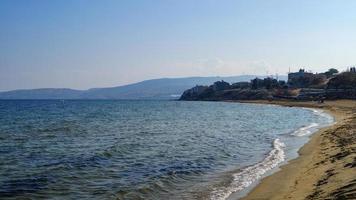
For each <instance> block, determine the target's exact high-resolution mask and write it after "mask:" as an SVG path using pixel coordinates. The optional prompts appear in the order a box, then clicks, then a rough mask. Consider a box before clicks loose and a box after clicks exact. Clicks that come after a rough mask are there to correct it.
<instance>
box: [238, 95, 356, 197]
mask: <svg viewBox="0 0 356 200" xmlns="http://www.w3.org/2000/svg"><path fill="white" fill-rule="evenodd" d="M238 102H240V103H257V104H274V105H281V106H289V107H306V108H318V109H322V110H324V111H326V112H327V113H329V114H331V115H332V116H333V117H334V118H335V124H333V125H331V126H328V127H325V128H322V129H320V130H319V131H317V132H315V133H314V134H312V135H311V138H310V140H309V141H308V142H307V143H306V144H305V145H304V146H303V147H302V148H301V149H300V150H299V151H298V154H299V156H298V157H297V158H295V159H292V160H290V161H288V162H287V163H286V164H285V165H282V166H280V167H279V168H280V169H279V170H278V171H277V172H275V173H273V174H271V175H269V176H267V177H265V178H263V179H262V180H261V181H259V183H258V184H257V186H256V187H254V188H253V189H252V190H251V191H250V192H248V193H247V195H246V196H245V197H242V198H241V199H243V200H252V199H253V200H256V199H259V200H262V199H266V200H267V199H276V200H282V199H283V200H284V199H325V198H331V199H335V198H346V199H347V198H356V179H355V177H356V170H355V169H354V168H355V166H356V164H355V163H356V156H355V148H356V142H355V138H356V136H355V134H356V133H355V131H356V130H355V129H356V101H352V100H337V101H328V102H325V103H324V104H317V103H315V102H297V101H283V100H282V101H264V100H257V101H238Z"/></svg>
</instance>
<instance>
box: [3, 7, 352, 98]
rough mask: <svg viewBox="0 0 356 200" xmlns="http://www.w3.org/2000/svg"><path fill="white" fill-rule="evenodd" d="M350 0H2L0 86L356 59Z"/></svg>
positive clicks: (268, 71) (321, 66) (280, 69)
mask: <svg viewBox="0 0 356 200" xmlns="http://www.w3.org/2000/svg"><path fill="white" fill-rule="evenodd" d="M355 8H356V1H353V0H349V1H347V0H339V1H331V0H319V1H318V0H305V1H303V0H295V1H293V0H279V1H277V0H268V1H265V0H260V1H257V0H240V1H239V0H231V1H230V0H175V1H173V0H162V1H160V0H126V1H124V0H72V1H69V0H22V1H19V0H0V91H6V90H13V89H29V88H73V89H88V88H93V87H110V86H118V85H124V84H129V83H133V82H137V81H142V80H146V79H153V78H162V77H187V76H233V75H243V74H255V75H275V74H280V75H282V74H286V73H287V72H288V71H289V69H290V70H291V71H295V70H298V69H299V68H301V67H303V68H305V69H306V70H311V71H313V72H322V71H326V70H327V69H329V68H331V67H334V68H337V69H339V70H345V69H346V68H347V67H348V66H351V65H355V64H356V37H355V36H356V12H355Z"/></svg>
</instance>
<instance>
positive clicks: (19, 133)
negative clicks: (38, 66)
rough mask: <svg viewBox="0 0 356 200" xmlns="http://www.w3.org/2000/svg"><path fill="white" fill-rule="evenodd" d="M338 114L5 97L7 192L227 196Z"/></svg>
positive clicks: (1, 189) (1, 141)
mask: <svg viewBox="0 0 356 200" xmlns="http://www.w3.org/2000/svg"><path fill="white" fill-rule="evenodd" d="M331 122H332V118H330V117H329V116H328V115H326V114H324V113H322V112H321V111H315V110H310V109H300V108H287V107H279V106H269V105H254V104H239V103H225V102H178V101H94V100H88V101H79V100H76V101H74V100H73V101H59V100H58V101H57V100H49V101H46V100H42V101H38V100H37V101H30V100H28V101H27V100H19V101H0V158H1V160H0V196H1V197H2V198H4V199H15V198H21V197H30V198H31V197H32V198H46V199H63V198H67V199H68V198H70V199H167V198H169V199H226V198H227V197H228V196H229V195H230V194H231V193H232V192H239V191H241V192H242V191H243V190H244V189H245V188H246V187H248V186H249V185H250V184H251V183H253V182H255V181H256V180H258V179H259V178H260V177H261V176H263V175H264V174H265V173H266V172H267V171H268V170H270V169H272V168H274V167H276V166H278V164H280V163H281V162H283V161H284V160H285V159H288V158H291V157H293V156H296V150H297V149H298V148H300V147H301V146H302V145H303V144H304V143H305V142H306V141H307V140H308V134H311V133H312V132H313V131H315V130H317V129H318V128H320V127H321V126H325V125H327V124H329V123H331Z"/></svg>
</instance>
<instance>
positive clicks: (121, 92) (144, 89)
mask: <svg viewBox="0 0 356 200" xmlns="http://www.w3.org/2000/svg"><path fill="white" fill-rule="evenodd" d="M255 77H256V76H254V75H241V76H229V77H219V76H216V77H186V78H161V79H152V80H146V81H142V82H138V83H134V84H129V85H124V86H118V87H111V88H92V89H89V90H73V89H67V88H42V89H30V90H13V91H7V92H0V99H177V98H179V97H180V95H181V94H182V93H183V92H184V91H185V90H186V89H188V88H192V87H194V86H196V85H210V84H213V83H214V82H216V81H220V80H224V81H226V82H229V83H234V82H241V81H249V80H251V79H253V78H255ZM258 77H262V76H258ZM282 79H286V77H282Z"/></svg>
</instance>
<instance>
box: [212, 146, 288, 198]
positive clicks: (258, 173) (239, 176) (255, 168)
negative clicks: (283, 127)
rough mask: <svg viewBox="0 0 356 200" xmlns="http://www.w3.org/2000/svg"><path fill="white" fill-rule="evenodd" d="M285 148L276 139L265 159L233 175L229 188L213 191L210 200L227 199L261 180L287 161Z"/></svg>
mask: <svg viewBox="0 0 356 200" xmlns="http://www.w3.org/2000/svg"><path fill="white" fill-rule="evenodd" d="M284 147H285V144H284V143H283V142H281V141H280V140H279V139H275V140H274V141H273V149H272V150H271V151H270V152H269V153H268V155H267V157H266V158H265V159H263V160H262V161H261V162H259V163H257V164H255V165H252V166H249V167H247V168H244V169H242V171H240V172H238V173H236V174H233V180H232V182H231V184H230V185H229V186H228V187H224V188H217V189H215V190H213V192H212V193H211V195H210V199H214V200H220V199H221V200H223V199H227V198H228V197H229V196H230V195H231V194H232V193H234V192H238V191H241V190H243V189H245V188H246V187H248V186H249V185H251V184H252V183H253V182H255V181H257V180H258V179H260V178H261V177H262V176H263V174H265V173H266V172H267V171H269V170H271V169H273V168H275V167H277V166H278V164H279V163H281V162H283V161H284V160H285V153H284V150H283V148H284Z"/></svg>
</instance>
